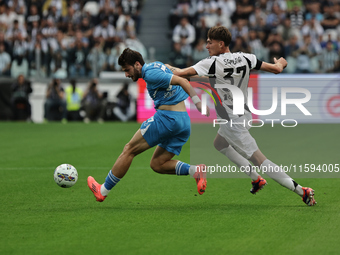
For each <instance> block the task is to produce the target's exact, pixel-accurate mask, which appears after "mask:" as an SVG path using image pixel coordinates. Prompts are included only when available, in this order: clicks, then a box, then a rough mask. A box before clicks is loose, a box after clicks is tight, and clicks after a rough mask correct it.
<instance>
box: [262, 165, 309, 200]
mask: <svg viewBox="0 0 340 255" xmlns="http://www.w3.org/2000/svg"><path fill="white" fill-rule="evenodd" d="M261 170H263V172H265V173H266V174H267V175H268V176H269V177H270V178H272V179H273V180H274V181H276V182H278V183H279V184H281V185H282V186H283V187H286V188H287V189H290V190H291V191H294V192H295V193H296V194H298V195H300V196H302V195H303V190H302V187H301V186H300V185H299V184H297V183H296V182H295V181H294V180H293V179H292V178H291V177H290V176H289V175H288V174H286V173H285V171H284V170H283V169H282V168H281V167H280V166H278V165H276V164H275V163H273V162H271V161H270V160H269V159H266V160H265V161H263V163H262V165H261Z"/></svg>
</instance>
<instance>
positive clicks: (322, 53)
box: [0, 0, 340, 122]
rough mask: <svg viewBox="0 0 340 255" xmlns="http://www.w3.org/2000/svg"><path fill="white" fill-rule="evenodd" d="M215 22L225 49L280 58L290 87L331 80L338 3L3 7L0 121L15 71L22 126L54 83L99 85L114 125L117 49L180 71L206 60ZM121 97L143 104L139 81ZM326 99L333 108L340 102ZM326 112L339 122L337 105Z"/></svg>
mask: <svg viewBox="0 0 340 255" xmlns="http://www.w3.org/2000/svg"><path fill="white" fill-rule="evenodd" d="M155 10H157V11H155ZM214 25H224V26H227V27H228V28H230V30H231V32H232V36H233V40H232V43H231V46H230V49H231V51H233V52H235V51H244V52H251V53H254V54H256V56H257V57H258V58H259V59H261V60H264V61H269V62H271V61H272V59H273V58H274V57H280V56H282V57H285V58H286V59H287V60H288V63H289V64H288V67H287V68H286V69H285V70H284V72H285V73H287V74H293V75H292V76H291V78H292V79H293V80H294V77H295V76H294V74H302V73H303V74H320V73H322V74H325V73H339V70H340V64H339V50H340V3H339V1H337V0H325V1H313V0H310V1H303V0H294V1H284V0H275V1H273V0H259V1H255V0H242V1H234V0H218V1H214V0H178V1H157V0H144V1H142V0H100V1H86V0H73V1H66V0H47V1H44V0H30V1H23V0H1V1H0V52H1V53H0V83H1V86H0V93H1V97H0V118H1V119H5V120H6V119H7V120H9V119H13V118H15V116H14V115H15V110H16V109H13V107H14V108H15V107H20V105H19V106H13V98H12V100H11V97H12V96H13V94H14V93H13V87H15V86H14V84H15V83H17V79H18V78H17V77H18V75H19V74H21V75H23V76H24V78H25V80H26V83H29V84H31V87H32V90H33V91H32V93H30V94H29V102H30V104H31V105H32V116H31V119H29V120H33V121H34V122H42V121H43V120H44V117H43V116H44V102H45V100H46V98H45V95H46V91H47V87H48V84H51V83H52V82H53V79H56V78H57V79H61V81H62V87H63V88H64V89H66V88H67V87H68V86H69V84H70V80H71V79H76V82H77V84H78V85H79V88H80V89H81V90H82V91H85V90H86V87H87V86H88V83H89V82H90V83H91V82H92V80H91V79H92V78H99V84H98V87H99V90H101V91H102V92H107V93H104V94H105V96H106V102H107V103H108V104H107V105H106V107H107V109H106V112H107V114H106V115H105V116H104V117H105V120H115V119H118V118H117V116H115V114H114V113H112V109H113V108H114V105H115V103H116V102H117V98H116V95H117V93H118V91H119V90H120V86H121V85H122V83H123V82H124V81H125V82H126V81H127V79H125V78H124V74H123V73H122V72H121V71H120V67H119V65H118V64H117V59H118V57H119V55H120V53H121V52H122V50H123V49H124V48H125V47H130V48H132V49H135V50H138V51H140V52H141V53H142V55H143V56H144V58H145V59H146V60H147V62H149V61H153V60H160V61H163V62H165V63H171V64H173V65H175V66H179V67H186V66H190V65H192V64H194V63H196V62H197V61H199V60H200V59H202V58H204V57H206V56H208V53H207V51H206V50H205V40H206V33H207V31H208V29H209V28H210V27H212V26H214ZM253 74H255V75H257V74H259V73H256V72H254V73H253ZM279 77H281V76H279ZM279 77H278V79H281V78H279ZM312 77H315V76H312ZM323 77H326V79H327V76H323ZM330 77H333V78H330V79H334V77H335V76H330ZM311 79H312V80H313V78H311ZM259 83H261V78H260V82H259ZM140 86H142V87H140ZM260 86H261V85H260ZM313 86H319V87H320V90H322V88H324V87H325V85H320V84H316V85H313ZM325 90H327V88H325ZM259 91H261V89H259ZM129 92H130V94H131V96H132V97H133V98H134V99H137V98H139V99H141V100H144V99H145V100H147V97H148V96H147V95H145V98H144V95H143V93H144V88H143V84H138V85H137V84H135V83H132V84H131V86H130V87H129ZM323 93H326V92H323ZM337 94H338V93H337ZM325 100H328V98H327V99H325ZM332 100H333V104H335V105H337V102H338V100H339V98H338V97H337V98H335V99H334V98H333V99H332ZM260 101H261V100H260ZM138 102H139V101H138ZM327 102H328V101H327ZM327 102H326V104H327ZM139 103H140V104H145V105H146V106H145V107H144V106H142V108H141V109H140V110H139V112H141V114H142V115H143V111H144V110H145V108H147V109H149V108H148V107H149V106H148V103H149V102H146V103H143V102H142V101H140V102H139ZM151 108H152V107H151ZM329 108H332V104H331V106H329ZM131 109H132V110H133V111H135V109H136V107H135V104H134V100H132V103H131ZM137 111H138V110H137ZM331 111H332V112H333V113H334V114H333V115H334V116H335V117H336V118H337V117H338V115H339V112H338V109H337V107H335V110H331ZM148 114H149V112H147V113H146V115H148ZM26 117H27V116H26ZM137 117H138V114H137ZM134 118H135V116H134V117H133V119H134ZM57 119H58V118H57ZM142 119H143V117H142ZM142 119H141V120H142ZM337 119H338V118H337Z"/></svg>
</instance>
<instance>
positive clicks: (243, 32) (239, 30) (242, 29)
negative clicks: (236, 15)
mask: <svg viewBox="0 0 340 255" xmlns="http://www.w3.org/2000/svg"><path fill="white" fill-rule="evenodd" d="M230 33H231V37H232V41H235V40H236V38H237V37H239V36H240V37H243V39H245V40H247V39H248V26H247V21H246V20H244V19H238V20H237V21H236V23H235V24H234V25H233V26H232V28H231V29H230Z"/></svg>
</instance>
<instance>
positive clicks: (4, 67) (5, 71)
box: [0, 43, 12, 76]
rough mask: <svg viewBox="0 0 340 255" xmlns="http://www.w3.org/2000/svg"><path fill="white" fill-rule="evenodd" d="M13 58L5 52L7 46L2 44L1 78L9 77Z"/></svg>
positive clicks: (0, 57)
mask: <svg viewBox="0 0 340 255" xmlns="http://www.w3.org/2000/svg"><path fill="white" fill-rule="evenodd" d="M11 60H12V59H11V56H10V55H9V54H8V53H7V52H6V51H5V45H4V44H3V43H1V44H0V76H9V75H10V68H11Z"/></svg>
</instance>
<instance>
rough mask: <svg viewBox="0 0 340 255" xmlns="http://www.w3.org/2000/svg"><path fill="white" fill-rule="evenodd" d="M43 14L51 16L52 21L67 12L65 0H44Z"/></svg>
mask: <svg viewBox="0 0 340 255" xmlns="http://www.w3.org/2000/svg"><path fill="white" fill-rule="evenodd" d="M42 11H43V15H44V16H45V17H48V18H53V19H54V22H58V21H59V19H60V18H61V17H62V16H63V17H65V16H66V14H67V1H66V0H46V1H45V3H44V5H43V7H42Z"/></svg>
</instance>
